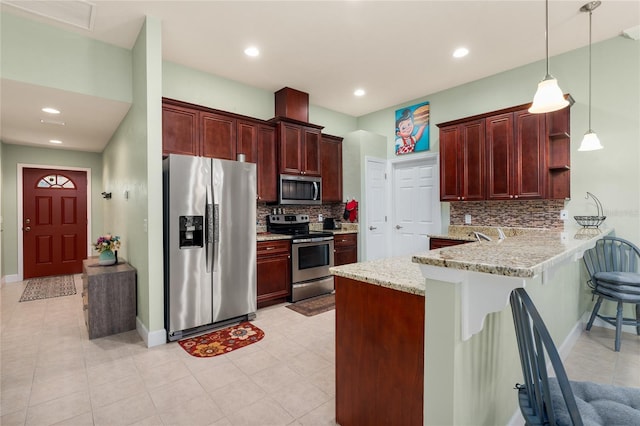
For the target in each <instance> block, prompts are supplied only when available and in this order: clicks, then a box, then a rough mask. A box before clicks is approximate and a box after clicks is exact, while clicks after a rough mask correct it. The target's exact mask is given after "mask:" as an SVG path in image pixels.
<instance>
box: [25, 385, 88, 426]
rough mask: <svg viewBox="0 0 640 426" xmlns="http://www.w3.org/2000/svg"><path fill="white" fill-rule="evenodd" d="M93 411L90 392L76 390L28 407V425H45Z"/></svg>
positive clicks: (26, 423)
mask: <svg viewBox="0 0 640 426" xmlns="http://www.w3.org/2000/svg"><path fill="white" fill-rule="evenodd" d="M89 412H91V402H90V401H89V393H88V392H76V393H74V394H71V395H66V396H62V397H60V398H55V399H51V400H49V401H47V402H43V403H41V404H38V405H34V406H30V407H29V408H28V409H27V419H26V422H25V425H26V426H31V425H33V426H45V425H53V424H56V423H59V422H61V421H63V420H68V419H71V418H73V417H76V416H79V415H81V414H84V413H89Z"/></svg>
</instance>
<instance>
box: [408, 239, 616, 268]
mask: <svg viewBox="0 0 640 426" xmlns="http://www.w3.org/2000/svg"><path fill="white" fill-rule="evenodd" d="M507 229H508V228H505V229H504V231H505V234H506V235H507V238H506V239H504V240H498V239H497V238H496V239H493V240H492V241H477V242H473V243H469V244H461V245H457V246H451V247H444V248H441V249H438V250H431V251H429V252H425V253H421V254H417V255H414V256H413V262H415V263H417V264H423V265H432V266H439V267H444V268H454V269H464V270H468V271H476V272H484V273H488V274H498V275H505V276H510V277H521V278H530V277H534V276H536V275H538V274H540V273H541V272H542V271H544V270H545V269H548V268H550V267H552V266H554V265H557V264H559V263H561V262H563V261H566V260H567V259H570V258H571V257H572V256H574V255H575V254H576V253H578V252H581V251H584V250H586V249H588V248H590V247H592V246H593V245H594V244H595V241H596V240H598V239H600V238H601V237H602V236H604V235H607V234H609V233H610V232H611V231H612V230H611V229H610V228H603V229H597V228H596V229H591V228H579V229H576V228H570V229H565V230H540V229H535V230H522V229H521V230H519V231H518V232H515V233H511V234H509V233H507ZM496 232H497V231H496ZM488 235H489V236H491V235H490V234H488Z"/></svg>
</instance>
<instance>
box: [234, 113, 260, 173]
mask: <svg viewBox="0 0 640 426" xmlns="http://www.w3.org/2000/svg"><path fill="white" fill-rule="evenodd" d="M258 131H259V127H258V125H257V124H256V123H254V122H252V121H248V120H238V121H237V122H236V154H244V156H245V161H246V162H248V163H258ZM234 160H235V158H234Z"/></svg>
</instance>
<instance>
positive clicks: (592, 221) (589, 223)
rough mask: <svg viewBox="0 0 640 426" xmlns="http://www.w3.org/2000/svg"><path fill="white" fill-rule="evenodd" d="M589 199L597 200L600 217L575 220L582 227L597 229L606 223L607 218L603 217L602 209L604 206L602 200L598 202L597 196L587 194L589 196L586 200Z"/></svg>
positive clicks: (577, 217)
mask: <svg viewBox="0 0 640 426" xmlns="http://www.w3.org/2000/svg"><path fill="white" fill-rule="evenodd" d="M589 197H591V198H593V199H594V200H595V202H596V207H597V208H598V215H597V216H574V217H573V218H574V219H575V220H576V222H578V225H580V226H583V227H585V228H597V227H599V226H600V225H602V222H604V220H605V219H606V218H607V217H606V216H604V215H603V213H604V210H603V208H602V204H600V200H598V199H597V198H596V196H595V195H593V194H592V193H590V192H587V196H586V197H585V198H586V199H589Z"/></svg>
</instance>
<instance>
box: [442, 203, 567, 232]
mask: <svg viewBox="0 0 640 426" xmlns="http://www.w3.org/2000/svg"><path fill="white" fill-rule="evenodd" d="M564 203H565V201H564V200H517V201H516V200H513V201H512V200H505V201H463V202H454V203H451V205H450V211H449V214H450V219H449V220H450V224H451V225H464V224H465V222H464V219H465V215H471V225H480V226H508V227H523V228H547V229H562V228H563V227H564V222H563V221H562V220H561V219H560V210H562V209H563V208H564Z"/></svg>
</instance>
